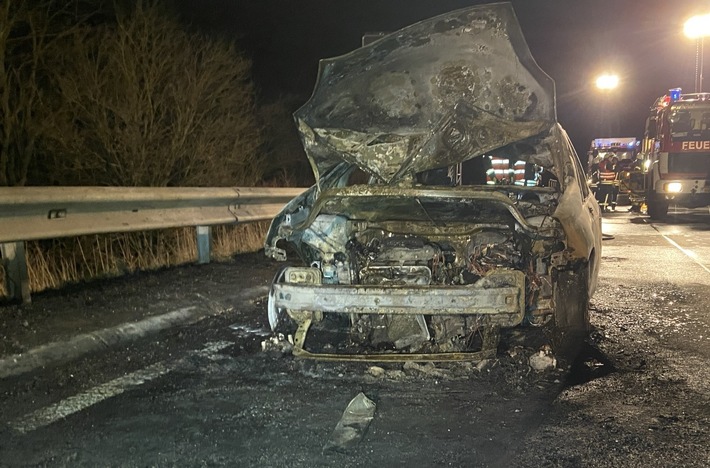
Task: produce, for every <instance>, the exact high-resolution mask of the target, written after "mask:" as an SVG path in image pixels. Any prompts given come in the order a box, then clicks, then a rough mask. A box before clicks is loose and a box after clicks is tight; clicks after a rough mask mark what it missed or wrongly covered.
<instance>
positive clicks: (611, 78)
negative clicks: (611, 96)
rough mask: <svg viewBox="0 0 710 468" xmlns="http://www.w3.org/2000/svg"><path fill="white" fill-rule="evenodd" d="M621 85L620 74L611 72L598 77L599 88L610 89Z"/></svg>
mask: <svg viewBox="0 0 710 468" xmlns="http://www.w3.org/2000/svg"><path fill="white" fill-rule="evenodd" d="M617 86H619V76H618V75H614V74H611V73H604V74H603V75H599V76H598V77H597V88H599V89H601V90H604V91H608V90H612V89H615V88H616V87H617Z"/></svg>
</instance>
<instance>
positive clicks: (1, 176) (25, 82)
mask: <svg viewBox="0 0 710 468" xmlns="http://www.w3.org/2000/svg"><path fill="white" fill-rule="evenodd" d="M52 3H53V2H51V1H49V0H48V1H44V2H17V1H5V2H2V3H0V110H1V111H2V113H1V114H0V186H8V185H10V186H12V185H24V184H25V183H26V181H27V171H28V168H29V166H30V164H31V162H32V159H33V158H34V156H35V152H36V148H37V143H38V140H39V139H41V138H42V136H43V135H44V134H45V133H46V131H47V129H48V128H49V127H50V125H51V124H50V122H49V118H48V115H46V107H45V106H44V103H43V89H42V80H43V79H44V78H46V73H45V72H46V69H45V68H44V61H45V59H46V53H47V50H48V49H49V47H50V42H51V40H52V37H51V35H50V31H49V24H50V17H51V14H50V11H51V5H52Z"/></svg>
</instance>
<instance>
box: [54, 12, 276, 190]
mask: <svg viewBox="0 0 710 468" xmlns="http://www.w3.org/2000/svg"><path fill="white" fill-rule="evenodd" d="M82 31H83V33H82V34H77V35H74V36H73V40H72V42H71V43H65V44H64V45H63V51H62V54H61V56H62V57H63V62H62V64H61V66H60V67H58V68H57V75H56V80H57V83H58V84H59V89H60V91H61V95H62V99H63V102H64V105H63V111H64V115H65V117H66V118H65V119H64V125H58V126H57V127H56V128H57V129H59V131H58V133H57V134H56V135H55V138H54V143H55V151H53V155H54V160H53V161H52V163H51V165H52V167H53V170H54V171H56V174H57V177H58V178H59V179H61V180H62V181H64V183H73V184H99V185H125V186H177V185H183V186H187V185H203V186H204V185H253V184H255V183H256V182H258V181H259V180H260V178H261V174H262V163H261V159H260V158H259V157H258V153H257V150H258V148H259V146H260V143H261V137H260V132H259V128H258V124H257V120H256V116H255V109H254V101H253V89H252V85H251V82H250V81H249V72H250V65H251V64H250V62H249V61H248V60H247V59H246V58H245V57H244V56H243V55H241V54H240V53H238V51H237V50H236V49H235V47H234V45H233V44H231V43H229V42H226V41H219V40H214V39H210V38H208V37H206V36H204V35H200V34H197V33H189V32H186V31H185V30H184V28H183V27H182V26H181V25H180V23H179V22H178V20H177V18H176V17H175V16H174V15H172V14H171V13H170V12H168V11H166V10H165V9H164V8H162V7H161V6H160V4H159V2H157V1H150V0H147V1H138V2H136V3H135V7H134V9H133V10H132V11H130V12H128V13H120V12H119V13H117V15H116V21H115V23H110V24H103V25H100V26H93V27H91V28H89V27H85V28H83V30H82Z"/></svg>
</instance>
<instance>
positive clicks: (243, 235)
mask: <svg viewBox="0 0 710 468" xmlns="http://www.w3.org/2000/svg"><path fill="white" fill-rule="evenodd" d="M268 227H269V225H268V222H262V223H251V224H239V225H236V226H216V227H214V228H213V229H212V252H211V254H212V255H211V257H212V259H213V260H215V261H220V260H222V261H223V260H226V259H229V258H231V257H232V256H233V255H236V254H239V253H246V252H255V251H257V250H259V249H260V248H262V247H263V244H264V237H265V234H266V230H267V229H268ZM26 251H27V270H28V273H29V277H30V289H31V290H32V291H33V292H38V291H42V290H45V289H57V288H60V287H62V286H64V285H67V284H71V283H77V282H81V281H85V280H88V279H92V278H102V277H103V278H106V277H114V276H120V275H124V274H129V273H133V272H135V271H138V270H155V269H158V268H163V267H171V266H177V265H181V264H185V263H192V262H194V261H195V260H196V258H197V239H196V236H195V229H194V228H176V229H165V230H159V231H150V232H134V233H121V234H102V235H92V236H81V237H73V238H69V239H54V240H47V241H32V242H27V244H26ZM0 273H1V275H0V291H2V292H3V294H5V295H6V294H7V292H6V290H5V287H4V277H5V275H4V271H2V267H0Z"/></svg>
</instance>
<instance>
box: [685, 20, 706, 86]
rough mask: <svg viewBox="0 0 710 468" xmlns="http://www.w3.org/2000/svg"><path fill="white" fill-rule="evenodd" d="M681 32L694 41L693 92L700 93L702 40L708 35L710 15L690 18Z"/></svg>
mask: <svg viewBox="0 0 710 468" xmlns="http://www.w3.org/2000/svg"><path fill="white" fill-rule="evenodd" d="M683 32H684V33H685V35H686V36H687V37H689V38H690V39H695V92H696V93H702V92H703V68H704V64H703V54H704V48H705V44H704V42H705V40H704V39H705V36H709V35H710V14H708V15H696V16H693V17H691V18H690V19H688V21H686V22H685V25H684V26H683Z"/></svg>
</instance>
